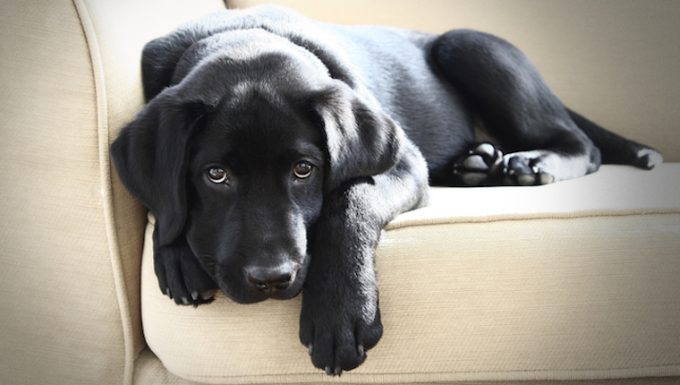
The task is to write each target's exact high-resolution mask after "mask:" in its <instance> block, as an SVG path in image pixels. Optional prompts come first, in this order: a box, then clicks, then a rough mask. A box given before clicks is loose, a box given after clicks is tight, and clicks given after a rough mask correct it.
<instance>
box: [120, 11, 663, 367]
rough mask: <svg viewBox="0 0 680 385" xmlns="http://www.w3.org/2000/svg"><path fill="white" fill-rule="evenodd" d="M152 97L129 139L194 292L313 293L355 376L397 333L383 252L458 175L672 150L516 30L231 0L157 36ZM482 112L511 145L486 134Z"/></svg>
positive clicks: (554, 174) (139, 192)
mask: <svg viewBox="0 0 680 385" xmlns="http://www.w3.org/2000/svg"><path fill="white" fill-rule="evenodd" d="M142 67H143V75H144V90H145V93H146V98H147V101H148V104H147V105H146V106H145V108H144V109H143V110H142V111H141V113H140V114H139V115H138V117H137V118H136V120H135V121H133V122H132V123H130V124H129V125H128V126H127V127H125V128H124V129H123V131H122V133H121V136H120V137H119V138H118V139H117V140H116V141H115V142H114V144H113V146H112V156H113V160H114V162H115V165H116V167H117V169H118V172H119V173H120V176H121V178H122V180H123V182H124V183H125V185H126V186H127V188H128V189H129V190H130V191H131V192H132V193H133V194H134V195H135V196H136V197H137V198H138V199H139V200H140V201H141V202H142V203H143V204H144V205H145V206H146V207H148V208H149V210H150V211H151V212H152V213H153V214H154V215H155V216H156V220H157V223H156V228H155V232H154V248H155V249H154V250H155V270H156V274H157V276H158V280H159V283H160V287H161V290H162V291H163V292H164V293H165V294H167V295H168V296H170V297H171V298H174V299H175V302H177V303H178V304H194V305H197V304H200V303H205V302H210V301H211V296H212V292H213V290H214V289H216V288H219V289H221V290H222V291H224V292H225V293H226V294H227V295H228V296H229V297H231V298H232V299H234V300H235V301H237V302H242V303H248V302H256V301H262V300H265V299H267V298H278V299H285V298H291V297H293V296H295V295H297V294H298V293H299V292H300V291H303V301H302V314H301V316H300V339H301V341H302V343H303V344H304V345H305V346H308V347H309V351H310V354H311V356H312V361H313V363H314V365H315V366H316V367H318V368H321V369H325V370H326V372H327V373H328V374H340V372H341V371H342V370H349V369H352V368H355V367H356V366H358V365H360V364H361V363H362V362H363V361H364V360H365V358H366V351H367V350H368V349H370V348H371V347H373V346H374V345H375V344H376V343H377V342H378V340H379V339H380V337H381V335H382V325H381V323H380V311H379V309H378V289H377V287H376V281H375V273H374V269H373V266H374V250H375V248H376V246H377V244H378V241H379V239H380V232H381V229H382V228H383V227H384V226H385V224H387V223H388V222H389V221H390V220H391V219H393V218H394V217H395V216H396V215H398V214H399V213H402V212H404V211H407V210H411V209H414V208H417V207H420V206H422V205H424V204H426V200H427V190H428V182H430V183H432V184H439V185H499V184H519V185H534V184H545V183H551V182H555V181H559V180H564V179H568V178H575V177H579V176H582V175H585V174H588V173H591V172H594V171H596V170H597V169H598V167H599V166H600V164H601V163H602V162H605V163H622V164H630V165H634V166H637V167H641V168H652V167H654V166H655V165H656V164H658V163H660V162H661V156H660V155H659V153H657V152H656V151H654V150H652V149H650V148H649V147H646V146H642V145H640V144H637V143H634V142H631V141H628V140H626V139H624V138H621V137H619V136H617V135H615V134H613V133H610V132H608V131H606V130H604V129H603V128H601V127H599V126H597V125H596V124H594V123H592V122H590V121H589V120H587V119H585V118H583V117H582V116H579V115H578V114H576V113H574V112H572V111H570V110H568V109H567V108H565V106H564V105H563V104H562V103H561V102H560V101H559V100H558V98H557V97H556V96H555V95H554V94H553V93H552V92H551V91H550V89H549V88H548V87H547V86H546V84H545V83H544V82H543V80H542V79H541V77H540V75H539V74H538V73H537V71H536V69H535V68H534V67H533V66H532V64H531V63H530V62H529V61H528V60H527V59H526V57H525V56H524V55H523V54H522V53H521V52H520V51H519V50H517V49H516V48H515V47H513V46H512V45H510V44H509V43H507V42H506V41H504V40H502V39H500V38H497V37H494V36H491V35H488V34H484V33H480V32H474V31H469V30H457V31H451V32H448V33H445V34H443V35H439V36H435V35H430V34H425V33H416V32H411V31H404V30H398V29H390V28H378V27H348V26H335V25H328V24H323V23H318V22H314V21H311V20H308V19H305V18H303V17H302V16H300V15H298V14H296V13H293V12H291V11H288V10H285V9H282V8H276V7H258V8H252V9H250V10H246V11H223V12H220V13H216V14H213V15H211V16H209V17H207V18H205V19H202V20H199V21H198V22H196V23H192V24H188V25H185V26H183V27H181V28H180V29H178V30H177V31H175V32H173V33H171V34H170V35H168V36H165V37H162V38H159V39H157V40H154V41H152V42H150V43H149V44H148V45H147V46H146V48H145V49H144V53H143V62H142ZM477 121H479V122H480V123H481V125H482V126H483V127H484V128H485V129H486V130H487V131H488V132H489V133H490V134H491V135H493V136H494V137H495V138H496V139H497V141H498V143H500V145H501V146H502V147H503V149H504V150H505V151H506V153H505V154H503V152H501V150H500V149H499V148H497V147H496V146H494V145H492V144H490V143H481V144H480V143H477V142H475V137H474V126H475V123H476V122H477Z"/></svg>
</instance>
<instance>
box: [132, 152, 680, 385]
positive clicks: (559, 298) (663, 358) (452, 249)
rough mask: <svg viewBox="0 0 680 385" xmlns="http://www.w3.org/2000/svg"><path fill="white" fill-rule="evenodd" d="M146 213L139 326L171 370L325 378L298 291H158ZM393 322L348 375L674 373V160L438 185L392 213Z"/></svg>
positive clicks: (679, 172) (385, 256)
mask: <svg viewBox="0 0 680 385" xmlns="http://www.w3.org/2000/svg"><path fill="white" fill-rule="evenodd" d="M152 227H153V226H152V224H151V223H150V224H149V226H148V227H147V238H146V239H147V240H148V242H146V245H145V251H144V257H143V266H142V271H143V274H142V317H143V326H144V333H145V336H146V340H147V342H148V345H149V347H150V349H151V350H152V351H153V352H154V354H155V355H156V356H158V357H159V359H160V360H161V361H162V363H163V365H164V366H165V367H166V368H167V369H168V370H169V371H170V372H172V373H174V374H176V375H177V376H180V377H183V378H186V379H189V380H194V381H198V382H208V383H302V382H307V383H318V382H321V381H325V380H327V378H326V376H325V375H324V374H322V372H321V371H318V370H316V369H314V368H313V367H312V365H311V362H310V359H309V357H308V356H307V351H306V349H305V348H304V347H303V346H302V345H301V344H300V342H299V341H298V316H299V311H300V297H298V298H295V299H293V300H290V301H266V302H264V303H259V304H254V305H238V304H235V303H233V302H231V301H230V300H229V299H227V298H225V297H224V296H222V295H218V296H217V299H216V300H215V302H214V303H212V304H210V305H207V306H200V307H198V308H192V307H183V306H177V305H175V304H174V302H172V301H170V300H169V299H168V298H167V297H164V296H163V295H162V294H161V293H160V291H159V289H158V284H157V280H156V277H155V275H154V273H153V263H152V254H151V250H152V248H151V244H150V240H151V232H152ZM377 270H378V280H379V286H380V290H381V291H380V298H381V309H382V317H383V324H384V327H385V333H384V337H383V339H382V340H381V342H380V343H379V344H378V346H377V347H376V348H374V349H373V350H371V351H370V352H369V354H368V359H367V361H366V362H365V363H364V364H363V365H362V366H361V367H360V368H358V369H356V370H354V371H351V372H348V373H345V374H343V377H342V380H343V382H344V381H347V380H349V381H353V382H364V383H374V382H378V383H396V382H416V381H417V382H425V381H466V380H469V381H474V380H477V381H483V380H486V381H488V380H529V379H534V380H536V379H565V380H566V379H572V380H576V379H597V378H628V377H645V376H671V375H679V374H680V301H679V300H678V297H679V296H678V294H679V293H680V279H679V277H680V164H665V165H662V166H661V167H659V168H658V169H656V170H654V171H651V172H644V171H640V170H635V169H632V168H628V167H618V166H606V167H603V168H602V169H601V170H600V171H599V172H597V173H595V174H593V175H590V176H587V177H584V178H580V179H576V180H572V181H565V182H560V183H557V184H554V185H549V186H542V187H499V188H446V189H444V188H435V189H433V191H432V197H431V204H430V206H429V207H426V208H423V209H420V210H416V211H413V212H409V213H405V214H402V215H401V216H399V217H398V218H396V219H395V220H394V221H393V222H392V223H391V224H390V225H389V226H388V227H387V229H386V231H385V232H384V235H383V239H382V241H381V244H380V246H379V249H378V255H377Z"/></svg>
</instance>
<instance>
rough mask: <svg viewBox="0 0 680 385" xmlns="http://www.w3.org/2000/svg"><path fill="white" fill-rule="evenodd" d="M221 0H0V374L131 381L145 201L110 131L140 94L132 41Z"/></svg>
mask: <svg viewBox="0 0 680 385" xmlns="http://www.w3.org/2000/svg"><path fill="white" fill-rule="evenodd" d="M223 7H224V5H223V3H222V2H221V1H219V0H200V1H181V0H151V1H132V0H123V1H115V2H113V1H106V0H74V1H70V0H69V1H67V0H55V1H45V0H31V1H21V0H9V1H3V2H1V3H0V30H1V31H2V35H1V36H2V38H1V39H0V44H1V47H2V48H1V51H2V55H0V77H1V79H2V80H1V83H2V89H1V91H0V92H1V94H2V103H0V116H1V117H2V118H1V119H2V141H0V179H1V180H2V181H3V182H2V199H1V200H0V217H1V218H2V226H1V227H0V263H1V264H2V269H0V292H1V293H2V298H1V299H0V324H2V328H0V373H2V381H3V383H68V384H79V383H83V384H107V383H118V384H119V383H130V382H131V381H132V365H133V360H134V358H135V355H137V354H138V353H139V351H141V349H142V348H143V347H144V342H143V338H142V332H141V323H140V322H141V321H140V316H139V275H140V273H139V266H140V256H141V250H142V242H143V233H144V225H145V221H146V218H145V212H144V210H143V209H142V208H141V207H140V206H139V205H138V204H137V203H135V201H134V200H133V199H132V198H131V197H130V196H129V195H128V194H127V193H126V192H125V191H124V189H123V188H122V187H121V184H120V183H119V181H118V180H117V178H116V176H115V172H113V171H112V170H111V164H110V161H109V150H108V149H109V143H110V141H111V139H112V138H113V137H115V136H116V134H117V132H118V130H119V129H120V127H121V126H122V125H124V124H125V123H126V122H127V121H129V120H131V119H132V118H133V117H134V114H135V113H136V112H137V111H138V110H139V109H140V107H141V105H142V103H143V97H142V88H141V75H140V55H141V49H142V46H143V45H144V43H145V42H146V41H148V40H150V39H151V38H153V37H156V36H159V35H161V34H163V33H166V32H168V31H170V30H171V29H173V28H174V27H175V26H176V25H177V24H179V23H181V22H184V21H186V20H188V19H190V18H193V17H197V16H199V15H202V14H204V13H206V12H209V11H211V10H215V9H219V8H223Z"/></svg>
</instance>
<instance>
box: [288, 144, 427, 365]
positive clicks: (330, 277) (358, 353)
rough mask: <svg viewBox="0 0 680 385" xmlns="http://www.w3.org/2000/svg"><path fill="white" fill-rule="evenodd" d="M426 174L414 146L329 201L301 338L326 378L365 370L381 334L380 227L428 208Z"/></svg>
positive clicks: (318, 231)
mask: <svg viewBox="0 0 680 385" xmlns="http://www.w3.org/2000/svg"><path fill="white" fill-rule="evenodd" d="M426 194H427V170H426V166H425V162H424V160H423V159H422V157H421V155H420V153H419V152H418V151H417V150H416V149H415V148H414V147H409V149H408V151H407V152H406V154H405V156H404V157H403V159H402V161H400V162H399V163H398V164H397V165H396V166H395V167H393V168H392V169H391V170H390V171H388V172H387V173H385V174H381V175H378V176H375V177H367V178H361V179H357V180H354V181H351V182H348V183H346V184H345V185H344V186H343V187H342V188H339V189H338V190H336V191H335V192H334V193H332V194H330V196H329V197H327V198H326V200H325V201H324V208H323V212H322V214H321V218H320V219H319V221H318V222H317V225H316V228H315V232H314V234H313V236H312V239H311V241H312V249H311V252H312V260H311V264H310V267H309V272H308V275H307V279H306V281H305V286H304V290H303V299H302V313H301V316H300V339H301V341H302V343H303V344H304V345H305V346H307V347H308V348H309V352H310V355H311V358H312V362H313V363H314V366H316V367H317V368H320V369H323V370H325V371H326V373H327V374H330V375H339V374H340V373H341V372H342V370H350V369H354V368H355V367H357V366H359V365H360V364H361V363H362V362H363V361H364V360H365V359H366V351H367V350H368V349H370V348H372V347H373V346H375V344H376V343H377V342H378V340H379V339H380V337H381V336H382V324H381V322H380V309H379V307H378V288H377V285H376V276H375V270H374V255H375V248H376V247H377V245H378V242H379V240H380V234H381V231H382V228H383V227H384V226H385V225H386V224H387V222H389V221H390V220H391V219H393V218H394V217H395V216H396V215H398V214H399V213H401V212H404V211H407V210H410V209H413V208H416V207H419V206H421V205H422V204H424V203H425V197H426Z"/></svg>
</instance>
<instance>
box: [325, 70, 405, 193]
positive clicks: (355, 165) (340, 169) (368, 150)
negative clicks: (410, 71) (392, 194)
mask: <svg viewBox="0 0 680 385" xmlns="http://www.w3.org/2000/svg"><path fill="white" fill-rule="evenodd" d="M313 100H314V101H313V105H314V112H315V113H316V114H317V118H318V120H319V121H320V122H321V125H323V130H324V133H325V136H326V143H327V148H328V157H329V163H330V164H329V170H328V172H327V178H328V179H327V181H326V185H327V186H326V190H327V191H332V190H333V189H335V188H336V187H338V186H339V185H340V184H342V183H343V182H345V181H347V180H350V179H354V178H359V177H367V176H374V175H378V174H381V173H384V172H385V171H387V170H389V169H390V168H392V167H393V166H394V165H395V164H396V163H397V161H398V160H399V158H400V152H401V146H402V143H403V140H404V139H403V136H404V133H403V130H402V129H401V127H400V126H399V125H398V124H397V123H396V122H395V121H394V120H392V119H391V118H390V117H388V116H387V115H386V114H385V113H384V112H383V111H382V109H381V108H380V106H379V105H378V103H377V102H375V101H370V100H367V99H366V98H363V97H361V96H359V95H358V93H357V92H355V91H354V90H353V89H351V88H350V87H349V86H347V85H346V84H344V83H343V82H341V81H333V83H332V85H330V86H329V87H326V88H324V89H323V90H321V91H319V92H317V93H316V94H315V95H314V96H313Z"/></svg>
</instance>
